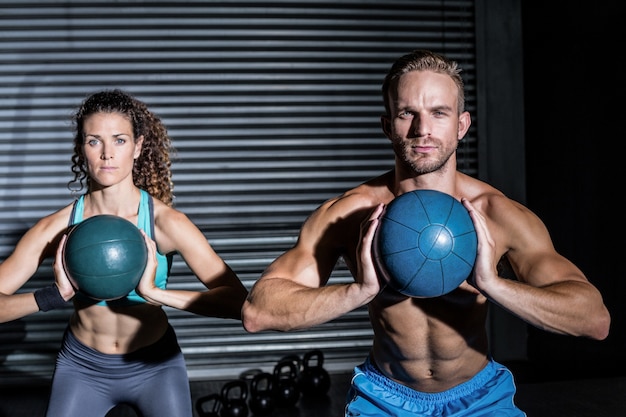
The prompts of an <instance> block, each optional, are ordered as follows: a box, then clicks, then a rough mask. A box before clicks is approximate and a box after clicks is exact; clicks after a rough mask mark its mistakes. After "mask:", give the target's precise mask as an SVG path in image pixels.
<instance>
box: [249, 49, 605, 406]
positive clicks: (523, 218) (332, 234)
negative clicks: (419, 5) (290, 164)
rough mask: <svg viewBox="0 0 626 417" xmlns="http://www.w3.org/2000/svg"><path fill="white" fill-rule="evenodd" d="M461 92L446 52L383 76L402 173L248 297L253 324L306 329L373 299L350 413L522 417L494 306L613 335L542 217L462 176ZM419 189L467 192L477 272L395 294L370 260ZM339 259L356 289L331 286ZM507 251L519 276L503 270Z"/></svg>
mask: <svg viewBox="0 0 626 417" xmlns="http://www.w3.org/2000/svg"><path fill="white" fill-rule="evenodd" d="M463 88H464V86H463V81H462V78H461V76H460V69H459V68H458V65H457V63H456V62H454V61H451V60H448V59H447V58H445V57H443V56H440V55H438V54H435V53H432V52H430V51H425V50H416V51H413V52H411V53H409V54H407V55H405V56H403V57H401V58H400V59H399V60H397V61H396V62H395V63H394V65H393V66H392V67H391V70H390V72H389V74H388V75H387V76H386V78H385V80H384V83H383V87H382V92H383V100H384V103H385V109H386V114H385V115H383V116H382V117H381V123H382V129H383V131H384V133H385V135H386V136H387V138H388V139H389V140H390V141H391V143H392V145H393V150H394V153H395V167H394V169H392V170H391V171H389V172H387V173H385V174H383V175H381V176H379V177H377V178H373V179H371V180H369V181H367V182H365V183H363V184H361V185H359V186H357V187H356V188H354V189H352V190H349V191H347V192H345V193H344V194H343V195H341V196H338V197H336V198H332V199H330V200H328V201H326V202H325V203H323V204H322V205H321V206H320V207H319V208H318V209H316V210H315V212H314V213H313V214H312V215H311V216H310V217H309V218H308V219H307V220H306V222H305V223H304V225H303V227H302V229H301V232H300V236H299V239H298V241H297V243H296V245H295V246H294V247H293V248H292V249H290V250H289V251H287V252H286V253H284V254H283V255H282V256H280V257H279V258H277V259H276V260H275V261H274V262H273V263H272V264H271V265H270V266H269V267H268V268H267V270H266V271H265V272H264V273H263V276H262V277H261V279H259V280H258V281H257V283H256V284H255V285H254V287H253V288H252V290H251V292H250V294H249V297H248V299H247V301H246V302H245V304H244V307H243V310H242V311H243V323H244V327H245V329H246V330H247V331H249V332H259V331H263V330H268V329H274V330H279V331H289V330H293V329H302V328H307V327H310V326H315V325H318V324H321V323H324V322H327V321H329V320H332V319H335V318H337V317H339V316H340V315H342V314H345V313H347V312H349V311H351V310H353V309H355V308H358V307H360V306H363V305H366V304H367V305H368V309H369V314H370V320H371V323H372V326H373V329H374V340H373V346H372V349H371V353H370V355H369V356H368V358H366V360H365V362H364V363H363V364H361V365H360V366H358V367H356V368H355V376H354V378H353V380H352V387H351V389H350V393H349V396H348V404H347V406H346V416H358V415H362V416H365V415H368V416H370V415H394V416H405V415H406V416H415V415H441V416H461V415H464V416H470V415H471V416H486V415H497V416H524V415H525V414H524V413H523V412H522V411H520V410H519V409H518V408H517V407H516V406H515V405H514V402H513V396H514V394H515V386H514V382H513V378H512V376H511V373H510V372H509V371H508V369H507V368H506V367H504V366H502V365H500V364H498V363H497V362H495V361H494V360H493V359H492V357H491V356H490V353H489V347H488V340H487V333H486V329H485V324H486V317H487V307H488V301H491V302H493V303H495V304H498V305H499V306H501V307H503V308H504V309H506V310H508V311H509V312H511V313H512V314H514V315H516V316H518V317H520V318H522V319H523V320H525V321H527V322H528V323H530V324H531V325H533V326H536V327H538V328H540V329H544V330H547V331H551V332H554V333H559V334H566V335H573V336H583V337H588V338H591V339H596V340H602V339H604V338H606V337H607V335H608V331H609V325H610V315H609V312H608V310H607V308H606V306H605V305H604V303H603V300H602V297H601V295H600V293H599V291H598V290H597V289H596V288H595V287H594V286H593V285H591V283H589V281H588V280H587V278H586V277H585V275H584V274H583V273H582V272H581V271H580V270H579V268H577V267H576V266H575V265H574V264H573V263H572V262H570V261H569V260H567V259H565V258H564V257H563V256H561V255H560V254H559V253H557V252H556V251H555V248H554V246H553V243H552V241H551V239H550V236H549V234H548V231H547V230H546V227H545V226H544V224H543V222H542V221H541V220H540V219H539V218H538V217H537V216H536V215H535V214H533V213H532V212H531V211H530V210H529V209H527V208H526V207H524V206H522V205H521V204H519V203H517V202H515V201H513V200H511V199H509V198H507V197H506V196H505V195H504V194H503V193H502V192H500V191H499V190H497V189H495V188H493V187H492V186H490V185H488V184H486V183H484V182H482V181H479V180H478V179H475V178H472V177H470V176H468V175H465V174H463V173H461V172H459V171H458V170H457V164H456V162H457V161H456V149H457V145H458V143H459V141H460V140H462V139H463V137H464V136H465V134H466V133H467V131H468V129H469V127H470V124H471V118H470V115H469V113H468V112H466V111H465V110H464V101H465V98H464V91H463ZM418 189H434V190H438V191H442V192H444V193H447V194H450V195H452V196H453V197H455V198H456V199H458V200H460V201H461V202H462V203H463V205H464V206H465V208H466V209H467V210H468V211H469V213H470V216H471V218H472V221H473V223H474V226H475V228H476V235H477V238H478V250H477V257H476V262H475V266H474V270H473V272H472V274H471V275H470V276H469V277H468V278H467V280H466V281H464V282H463V283H462V284H461V285H460V286H459V287H458V288H457V289H455V290H454V291H452V292H450V293H449V294H446V295H443V296H440V297H434V298H412V297H407V296H404V295H401V294H399V293H398V292H395V291H393V290H391V289H390V288H389V287H387V286H386V283H385V281H384V279H383V278H382V277H379V276H377V274H376V268H375V266H374V264H373V261H372V242H373V239H374V234H375V231H376V228H377V227H378V224H379V217H380V215H381V214H382V212H383V208H384V206H385V205H386V204H389V203H390V202H391V201H392V200H393V199H394V198H395V197H397V196H399V195H401V194H403V193H406V192H409V191H413V190H418ZM339 257H343V258H344V260H345V262H346V263H347V265H348V267H349V268H350V270H351V272H352V274H353V276H354V283H349V284H336V285H326V284H327V282H328V279H329V277H330V274H331V272H332V270H333V267H334V265H335V263H336V262H337V260H338V259H339ZM501 259H503V260H505V261H507V262H508V263H509V264H510V266H511V268H512V270H513V271H514V272H515V274H516V276H517V280H512V279H505V278H503V277H501V276H499V275H498V263H499V262H500V260H501Z"/></svg>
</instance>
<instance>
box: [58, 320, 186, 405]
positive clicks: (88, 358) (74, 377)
mask: <svg viewBox="0 0 626 417" xmlns="http://www.w3.org/2000/svg"><path fill="white" fill-rule="evenodd" d="M122 403H124V404H128V405H130V406H131V407H133V408H134V409H135V410H136V411H137V413H139V414H138V415H139V416H141V417H163V416H168V417H192V416H193V411H192V401H191V392H190V389H189V379H188V377H187V369H186V366H185V360H184V358H183V355H182V352H181V350H180V347H179V345H178V341H177V339H176V334H175V333H174V329H173V328H172V327H171V326H170V327H169V328H168V330H167V332H166V333H165V335H163V337H162V338H161V339H160V340H159V341H157V342H156V343H154V344H153V345H151V346H147V347H145V348H142V349H139V350H138V351H136V352H132V353H130V354H126V355H107V354H103V353H100V352H98V351H96V350H94V349H92V348H90V347H88V346H85V345H83V344H82V343H81V342H80V341H78V340H77V339H76V337H74V335H73V334H72V332H71V331H70V330H69V329H68V330H66V332H65V335H64V337H63V344H62V346H61V350H60V351H59V354H58V356H57V362H56V368H55V370H54V376H53V379H52V390H51V393H50V401H49V403H48V411H47V413H46V417H104V416H105V415H106V414H107V412H108V411H109V410H111V409H112V408H113V407H115V406H116V405H118V404H122Z"/></svg>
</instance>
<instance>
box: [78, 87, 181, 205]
mask: <svg viewBox="0 0 626 417" xmlns="http://www.w3.org/2000/svg"><path fill="white" fill-rule="evenodd" d="M95 113H118V114H121V115H122V116H124V117H126V118H127V119H128V120H129V121H130V123H131V125H132V127H133V135H134V139H135V140H137V138H138V137H139V136H141V135H143V138H144V139H143V146H142V149H141V154H140V155H139V158H137V159H136V160H135V165H134V166H133V182H134V183H135V185H136V186H137V187H139V188H141V189H143V190H146V191H147V192H148V193H150V194H151V195H152V196H153V197H154V198H158V199H159V200H161V201H162V202H164V203H165V204H167V205H168V206H172V205H173V203H174V202H173V200H174V195H173V189H174V183H173V182H172V171H171V165H172V163H171V161H170V154H171V153H173V152H174V148H173V147H172V144H171V139H170V137H169V135H168V133H167V129H166V128H165V125H164V124H163V122H162V121H161V119H160V118H159V117H157V116H156V115H155V114H154V113H152V112H151V111H150V110H148V107H147V106H146V104H145V103H143V102H142V101H140V100H138V99H136V98H135V97H133V96H131V95H130V94H128V93H126V92H124V91H122V90H119V89H115V90H104V91H100V92H97V93H94V94H92V95H90V96H88V97H87V98H86V99H85V100H84V101H83V103H82V104H81V105H80V107H79V108H78V110H77V111H76V113H75V114H74V117H73V119H72V124H73V128H74V131H75V136H74V155H73V156H72V172H73V173H74V179H73V180H72V181H70V182H69V183H68V188H69V189H70V190H71V191H72V192H74V193H78V192H80V191H82V190H83V189H84V188H85V186H86V187H87V190H88V191H89V190H90V182H91V178H90V177H89V173H88V172H87V169H86V164H85V155H84V152H83V146H84V135H85V132H84V127H83V125H84V122H85V119H86V118H88V117H89V116H91V115H93V114H95Z"/></svg>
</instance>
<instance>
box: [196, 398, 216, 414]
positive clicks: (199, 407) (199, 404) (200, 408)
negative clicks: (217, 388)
mask: <svg viewBox="0 0 626 417" xmlns="http://www.w3.org/2000/svg"><path fill="white" fill-rule="evenodd" d="M211 403H212V404H211ZM205 405H209V406H210V408H209V409H206V408H205ZM221 408H222V397H221V396H220V394H217V393H215V394H209V395H205V396H203V397H200V398H198V399H197V400H196V411H197V412H198V415H199V416H200V417H219V414H218V413H219V411H220V409H221Z"/></svg>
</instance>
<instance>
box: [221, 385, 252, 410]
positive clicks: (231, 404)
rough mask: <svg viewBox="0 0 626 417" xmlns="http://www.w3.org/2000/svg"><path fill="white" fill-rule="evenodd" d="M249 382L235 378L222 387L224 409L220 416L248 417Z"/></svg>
mask: <svg viewBox="0 0 626 417" xmlns="http://www.w3.org/2000/svg"><path fill="white" fill-rule="evenodd" d="M247 398H248V384H247V383H246V381H244V380H243V379H235V380H233V381H229V382H227V383H225V384H224V386H223V387H222V409H221V411H220V417H248V404H247V402H246V400H247Z"/></svg>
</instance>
